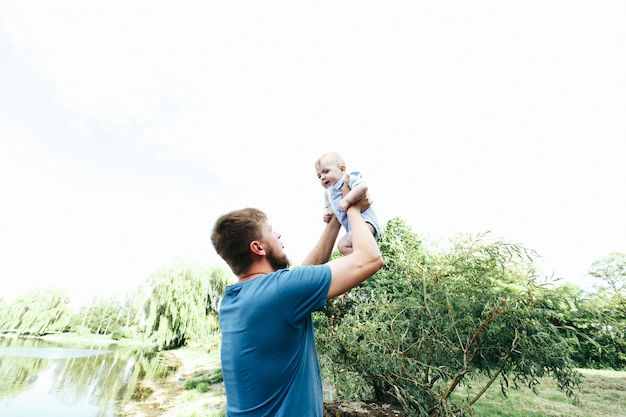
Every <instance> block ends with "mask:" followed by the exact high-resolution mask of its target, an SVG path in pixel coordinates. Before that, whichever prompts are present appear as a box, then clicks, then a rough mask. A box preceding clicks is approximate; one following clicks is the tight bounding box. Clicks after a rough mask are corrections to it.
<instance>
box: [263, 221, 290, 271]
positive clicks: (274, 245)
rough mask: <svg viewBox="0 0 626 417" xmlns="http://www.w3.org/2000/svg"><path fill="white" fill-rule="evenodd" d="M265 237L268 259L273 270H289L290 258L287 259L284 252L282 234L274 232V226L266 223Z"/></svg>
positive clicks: (264, 227)
mask: <svg viewBox="0 0 626 417" xmlns="http://www.w3.org/2000/svg"><path fill="white" fill-rule="evenodd" d="M263 235H264V240H265V242H266V243H267V244H268V247H267V249H266V252H267V255H266V257H267V260H268V261H269V263H270V265H271V266H272V268H273V269H274V270H275V271H277V270H279V269H285V268H288V267H289V258H287V255H286V254H285V251H284V250H283V243H282V242H281V241H280V233H278V232H275V231H273V230H272V225H271V224H270V223H269V222H265V225H264V226H263Z"/></svg>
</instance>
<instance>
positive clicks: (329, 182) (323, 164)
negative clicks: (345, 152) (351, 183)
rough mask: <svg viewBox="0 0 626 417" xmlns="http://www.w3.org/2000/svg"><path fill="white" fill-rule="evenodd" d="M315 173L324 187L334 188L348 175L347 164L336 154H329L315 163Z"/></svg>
mask: <svg viewBox="0 0 626 417" xmlns="http://www.w3.org/2000/svg"><path fill="white" fill-rule="evenodd" d="M315 172H316V173H317V178H319V180H320V183H321V184H322V187H324V188H329V187H332V186H333V185H335V184H336V183H337V181H339V180H340V179H341V178H343V176H344V175H345V173H346V163H345V161H344V160H343V158H342V157H341V155H339V154H338V153H336V152H327V153H325V154H323V155H322V156H320V157H319V158H317V161H315Z"/></svg>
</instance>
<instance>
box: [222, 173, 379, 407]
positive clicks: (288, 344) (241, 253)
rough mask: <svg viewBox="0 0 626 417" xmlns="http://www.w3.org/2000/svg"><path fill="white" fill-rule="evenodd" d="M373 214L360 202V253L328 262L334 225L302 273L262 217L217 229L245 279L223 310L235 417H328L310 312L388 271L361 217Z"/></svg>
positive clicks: (236, 216) (352, 215) (227, 380)
mask: <svg viewBox="0 0 626 417" xmlns="http://www.w3.org/2000/svg"><path fill="white" fill-rule="evenodd" d="M347 181H348V177H346V182H347ZM348 191H349V187H348V185H347V183H346V184H345V186H344V192H346V193H347V192H348ZM363 200H367V199H365V198H364V199H363ZM367 207H369V203H368V201H360V202H357V203H355V204H353V205H352V206H351V207H350V208H348V210H347V215H348V219H349V221H350V226H351V228H352V242H353V247H354V251H353V253H351V254H350V255H347V256H343V257H341V258H339V259H335V260H333V261H330V262H328V260H329V258H330V255H331V253H332V248H333V246H334V243H335V241H336V239H337V235H338V233H339V229H340V227H341V226H340V224H339V222H338V221H337V220H336V219H335V218H333V219H331V221H330V222H328V223H327V225H326V227H325V229H324V231H323V232H322V235H321V237H320V239H319V241H318V243H317V244H316V245H315V247H314V248H313V250H312V251H311V252H310V253H309V255H308V256H307V257H306V259H305V260H304V261H303V263H302V266H299V267H295V268H292V269H287V267H288V266H289V260H288V258H287V256H286V255H285V252H284V250H283V245H282V243H281V242H280V237H281V236H280V234H279V233H278V232H276V231H273V230H272V226H271V224H270V223H269V222H268V220H267V217H266V215H265V213H263V212H262V211H260V210H258V209H252V208H248V209H242V210H236V211H233V212H230V213H228V214H225V215H223V216H222V217H220V218H219V219H218V220H217V221H216V223H215V226H214V228H213V233H212V235H211V240H212V242H213V246H214V247H215V250H216V252H217V253H218V254H219V255H220V256H221V257H222V258H223V259H224V260H225V261H226V262H227V263H228V265H229V266H230V267H231V269H232V270H233V272H234V274H235V275H236V276H237V277H238V278H239V281H238V282H237V283H236V284H234V285H231V286H229V287H227V288H226V292H225V294H224V298H223V300H222V303H221V307H220V331H221V333H222V351H221V360H222V373H223V377H224V386H225V388H226V413H227V416H228V417H244V416H245V417H252V416H254V417H256V416H271V417H280V416H285V417H287V416H288V417H308V416H311V417H322V416H323V398H322V379H321V375H320V367H319V362H318V358H317V351H316V349H315V339H314V334H313V322H312V319H311V312H313V311H317V310H321V309H322V307H323V306H324V304H325V302H326V300H327V299H330V298H332V297H336V296H338V295H340V294H343V293H345V292H346V291H349V290H350V289H352V288H354V287H355V286H357V285H359V284H360V283H361V282H363V281H365V280H366V279H367V278H369V277H370V276H372V275H373V274H374V273H376V271H378V270H379V269H380V268H381V267H382V266H383V259H382V256H381V254H380V251H379V249H378V246H377V244H376V241H375V240H374V237H373V236H372V234H371V233H370V231H369V229H368V227H367V225H366V224H365V222H364V220H363V218H362V217H361V211H362V210H365V209H366V208H367Z"/></svg>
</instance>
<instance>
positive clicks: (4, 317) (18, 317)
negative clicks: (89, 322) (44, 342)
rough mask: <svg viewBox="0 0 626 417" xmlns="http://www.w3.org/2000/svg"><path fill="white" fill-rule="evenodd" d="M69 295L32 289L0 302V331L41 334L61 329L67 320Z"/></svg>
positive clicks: (66, 325)
mask: <svg viewBox="0 0 626 417" xmlns="http://www.w3.org/2000/svg"><path fill="white" fill-rule="evenodd" d="M68 303H69V298H68V297H67V295H66V294H65V293H63V292H61V291H58V290H55V289H38V290H32V291H29V292H27V293H25V294H24V295H22V296H21V297H18V298H17V299H16V300H15V301H14V302H13V303H10V304H6V303H4V302H3V303H1V304H0V311H1V312H2V314H1V315H0V331H2V332H14V333H17V334H20V335H25V334H31V335H36V336H41V335H44V334H47V333H52V332H63V331H65V330H66V329H67V327H68V325H69V322H70V317H71V313H70V309H69V307H68Z"/></svg>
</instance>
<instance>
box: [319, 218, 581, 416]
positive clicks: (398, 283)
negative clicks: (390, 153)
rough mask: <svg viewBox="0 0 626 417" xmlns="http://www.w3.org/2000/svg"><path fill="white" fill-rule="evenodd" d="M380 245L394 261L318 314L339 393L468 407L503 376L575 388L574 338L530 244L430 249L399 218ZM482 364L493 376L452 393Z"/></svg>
mask: <svg viewBox="0 0 626 417" xmlns="http://www.w3.org/2000/svg"><path fill="white" fill-rule="evenodd" d="M380 246H381V251H382V252H383V256H384V257H385V261H386V265H385V267H384V268H383V269H382V270H381V271H379V272H378V273H377V274H376V276H374V277H372V278H370V279H369V280H367V281H366V282H365V283H364V284H363V285H361V286H359V287H358V288H355V289H354V290H352V291H351V292H350V293H348V294H346V295H344V296H342V297H338V298H336V299H333V300H331V301H330V302H329V303H327V306H326V308H325V310H324V311H323V312H322V313H320V314H317V315H316V316H315V320H316V328H317V329H318V340H319V350H320V353H321V354H322V356H323V358H322V363H323V364H324V365H325V366H324V372H325V373H326V376H327V377H328V378H329V379H330V380H331V381H332V382H333V383H334V384H335V387H336V389H337V395H338V396H339V397H340V399H356V398H358V399H363V400H368V399H369V400H376V401H385V402H396V403H399V404H401V405H402V406H403V408H404V409H405V411H406V412H407V413H408V415H413V416H434V415H437V416H451V415H466V414H467V415H469V413H470V412H471V411H470V409H471V406H472V404H474V403H475V402H476V401H477V400H478V399H479V398H480V396H481V395H482V394H483V393H484V392H485V391H486V390H487V389H488V388H489V387H491V386H492V384H493V383H494V382H499V384H500V389H501V391H502V392H503V393H505V394H506V393H507V392H508V390H509V389H510V388H511V387H514V388H517V387H519V386H527V387H529V388H531V389H533V390H535V389H536V387H537V383H538V378H540V377H542V376H544V375H550V376H552V377H553V378H555V380H556V381H557V382H558V385H559V388H561V389H563V390H564V391H565V392H566V393H567V395H569V396H572V397H573V396H574V389H575V388H576V387H577V385H578V383H579V375H578V373H577V372H576V371H575V370H574V368H573V365H574V363H573V361H572V360H571V357H570V355H571V352H572V348H573V345H572V339H571V338H570V336H569V335H568V333H567V332H565V331H564V330H563V329H560V328H558V327H556V326H554V325H553V324H552V319H553V316H554V315H555V314H556V311H555V306H554V304H553V302H552V299H551V296H550V291H549V290H548V289H547V288H546V287H544V286H541V285H538V284H536V283H535V276H534V271H533V269H532V261H533V255H534V254H533V253H532V252H531V251H528V250H526V249H525V248H523V247H521V246H519V245H515V244H510V243H505V242H501V241H497V240H495V241H490V240H489V239H488V236H487V235H481V236H477V237H473V238H472V237H468V236H462V237H460V238H459V239H457V240H456V241H455V242H453V245H452V247H451V248H450V249H449V250H448V251H447V252H444V253H431V252H429V251H427V250H426V249H425V248H424V247H423V246H422V244H421V242H420V240H419V239H418V238H417V236H416V235H415V234H413V233H412V232H411V230H410V229H409V228H408V226H407V225H406V224H405V223H404V222H403V221H401V220H399V219H392V220H391V221H390V222H389V223H388V224H387V227H386V230H385V231H384V233H383V236H382V241H381V244H380ZM479 374H482V375H486V376H487V377H488V378H487V380H486V382H485V383H484V384H483V385H482V386H481V387H480V389H479V390H478V391H477V393H476V394H475V395H474V396H473V397H467V398H463V400H461V401H459V400H458V399H453V397H452V393H454V392H455V390H456V389H457V388H458V387H459V386H461V385H463V384H472V383H473V377H474V376H476V375H479ZM345 379H352V380H353V381H355V382H356V383H355V384H354V385H355V386H356V387H357V389H356V390H351V389H350V385H347V386H346V385H344V384H343V383H344V380H345ZM364 395H370V397H369V398H365V397H364Z"/></svg>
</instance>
